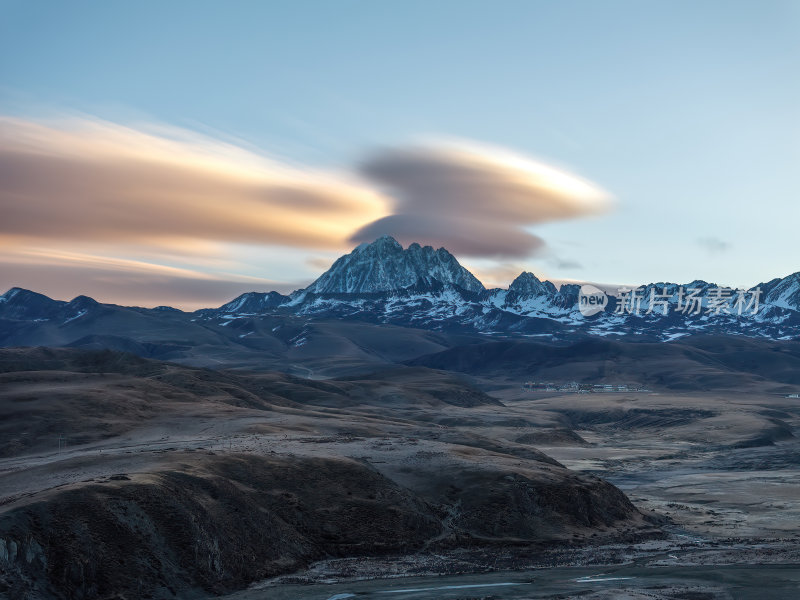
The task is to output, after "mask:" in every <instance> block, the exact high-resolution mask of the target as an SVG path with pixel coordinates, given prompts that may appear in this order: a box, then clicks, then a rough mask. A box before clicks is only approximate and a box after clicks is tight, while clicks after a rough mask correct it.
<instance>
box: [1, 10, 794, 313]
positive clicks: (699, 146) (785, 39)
mask: <svg viewBox="0 0 800 600" xmlns="http://www.w3.org/2000/svg"><path fill="white" fill-rule="evenodd" d="M798 73H800V3H798V2H793V1H766V2H735V1H716V2H712V1H701V2H688V1H685V2H680V1H678V2H641V1H637V2H633V1H631V2H620V1H604V2H596V1H594V2H535V1H526V2H512V1H507V0H506V1H501V2H495V3H490V2H474V1H464V0H459V1H457V2H450V1H444V0H439V1H436V2H413V1H412V2H409V1H404V2H390V1H386V2H355V1H340V2H322V1H319V2H307V1H300V2H283V3H278V2H250V3H247V2H226V3H218V2H196V1H195V2H169V3H165V2H70V3H63V2H30V1H19V2H14V1H10V2H9V1H5V2H0V113H2V114H3V115H6V116H11V117H15V118H18V119H28V120H32V121H42V120H46V119H59V118H63V117H64V115H68V116H71V117H73V118H74V117H75V116H76V115H79V116H83V117H86V118H91V119H97V120H102V121H104V122H111V123H116V124H122V125H126V126H130V127H134V128H138V127H139V126H140V125H142V126H143V125H146V126H147V127H149V128H150V129H152V128H153V127H157V126H163V127H174V128H180V129H181V130H189V131H192V132H198V133H200V134H202V135H203V136H205V137H208V138H213V139H215V140H222V141H225V142H228V143H230V144H233V145H236V146H238V147H242V148H244V149H246V150H248V151H249V152H252V153H254V154H257V155H265V156H268V157H270V159H273V160H276V161H280V162H281V164H286V165H291V166H293V167H297V168H298V169H323V170H348V169H351V170H352V169H353V168H354V167H353V166H354V165H358V164H360V162H361V161H362V160H363V159H364V156H365V155H366V154H368V153H370V152H372V151H373V150H374V149H375V148H376V147H385V146H395V145H403V144H408V143H411V142H414V141H417V140H420V139H432V138H433V139H439V138H443V139H461V140H468V141H469V142H474V143H478V144H488V145H491V146H493V147H499V148H504V149H509V150H512V151H514V152H517V153H520V154H522V155H525V156H527V157H531V158H533V159H535V160H538V161H540V162H543V163H545V164H547V165H552V166H554V167H557V168H563V169H565V170H567V171H569V172H572V173H575V174H577V175H579V176H581V177H582V178H585V179H587V180H589V181H590V182H592V183H593V184H595V185H596V186H598V187H599V188H602V189H603V190H605V191H606V192H607V193H608V194H609V195H610V196H613V198H614V199H615V200H614V205H615V208H614V209H613V210H610V211H608V212H605V213H603V214H601V215H594V216H589V215H586V216H579V217H577V218H568V219H560V220H557V221H553V222H548V223H534V224H531V225H530V227H529V230H530V232H531V233H532V234H534V235H536V236H538V237H540V238H542V239H543V240H544V242H545V243H546V247H545V248H544V249H543V250H540V251H539V253H538V254H535V253H532V254H530V255H529V256H524V257H520V256H515V257H512V258H502V259H498V258H497V257H480V256H475V257H466V258H464V260H463V262H464V263H465V264H467V265H468V266H472V267H474V268H476V270H478V271H479V273H478V275H479V276H481V277H482V278H483V279H484V280H486V279H487V277H489V276H491V275H494V277H493V281H491V283H508V281H509V274H510V273H513V272H514V271H515V270H517V268H518V267H519V268H520V269H521V268H526V269H530V270H534V272H536V273H537V274H542V275H545V276H548V277H551V278H556V279H586V280H593V281H599V282H619V283H639V282H645V281H651V280H672V281H680V282H682V281H690V280H692V279H695V278H703V279H707V280H711V281H716V282H718V283H722V284H729V285H742V284H744V285H753V284H755V283H757V282H759V281H765V280H768V279H770V278H772V277H776V276H783V275H786V274H789V273H791V272H794V271H797V270H800V260H798V259H800V253H799V252H798V250H797V246H796V233H795V230H796V223H797V222H798V221H800V208H798V202H797V199H798V192H800V178H798V175H797V165H798V164H800V78H799V77H798V76H797V75H798ZM4 210H14V207H13V206H12V207H11V208H10V209H9V208H8V207H7V205H6V208H5V209H4ZM299 226H302V225H299ZM36 244H38V246H42V244H45V242H44V241H42V240H41V239H38V241H37V242H36ZM29 245H30V244H29ZM45 245H46V244H45ZM38 246H37V247H38ZM105 250H107V252H106V254H109V255H113V256H115V257H118V258H120V259H125V260H142V261H144V262H147V261H150V262H153V263H154V264H160V265H164V266H170V267H175V268H189V267H190V268H192V269H197V270H198V271H200V272H204V273H205V272H212V271H213V272H215V273H221V271H214V268H213V267H209V264H208V261H206V262H204V261H203V260H199V259H197V260H195V262H194V263H193V264H192V261H191V260H188V259H181V258H178V259H176V258H175V257H170V256H169V255H167V254H165V253H161V254H159V253H157V252H153V253H151V254H148V253H147V252H144V253H142V254H141V255H139V254H137V252H140V250H137V249H133V250H130V249H128V250H126V251H125V252H127V254H125V252H122V251H121V250H120V249H119V248H117V247H113V248H112V247H111V246H110V245H109V246H108V247H107V248H105V249H104V247H103V246H102V245H98V244H95V245H94V247H93V249H92V250H91V253H92V254H95V255H104V252H105ZM87 252H88V251H87ZM226 252H228V253H229V255H230V257H231V259H230V261H229V263H230V264H228V265H227V266H226V267H225V268H226V271H225V272H226V273H229V272H236V274H237V275H241V276H247V277H253V278H256V279H258V278H263V279H267V280H273V281H276V282H284V283H287V284H292V283H295V282H298V281H301V282H302V281H304V280H309V279H311V278H313V277H314V276H315V275H316V274H318V272H319V265H322V264H324V262H325V261H326V260H331V259H332V258H334V257H335V256H337V255H338V254H339V253H340V250H339V249H338V248H330V247H325V248H320V247H315V248H304V247H302V245H297V244H295V245H293V246H292V247H291V248H290V249H287V248H286V247H285V246H283V245H281V244H280V243H275V242H274V241H272V240H269V239H265V240H264V241H263V242H258V243H253V241H252V240H248V241H246V242H244V243H242V244H239V245H237V244H234V243H227V246H226ZM145 255H147V256H145ZM0 268H2V266H0ZM9 272H10V271H9ZM14 273H16V271H15V272H14ZM487 273H489V274H491V275H487ZM6 279H7V278H6V277H3V276H2V273H0V285H2V284H5V283H9V284H13V282H12V281H10V280H9V281H6ZM87 282H88V280H87ZM89 283H91V282H89ZM92 285H94V283H92ZM90 287H91V286H90ZM89 291H91V290H89ZM54 293H56V292H54ZM63 293H67V292H66V291H64V292H63ZM99 295H101V296H102V293H101V294H99ZM154 302H155V301H154Z"/></svg>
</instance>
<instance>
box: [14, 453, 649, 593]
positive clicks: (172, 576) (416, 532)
mask: <svg viewBox="0 0 800 600" xmlns="http://www.w3.org/2000/svg"><path fill="white" fill-rule="evenodd" d="M173 460H176V461H179V464H176V465H174V468H169V469H164V470H162V471H158V472H155V473H150V474H135V475H134V474H132V475H118V476H112V477H109V478H106V479H102V480H94V481H88V482H84V483H81V484H77V485H72V486H69V487H67V488H64V489H61V490H59V491H56V492H50V493H45V494H43V497H41V498H39V499H34V500H30V501H27V502H26V503H23V504H21V505H11V506H8V507H7V508H6V510H5V512H3V513H2V514H0V572H1V573H2V577H0V595H3V594H4V595H5V596H4V597H9V598H12V599H23V598H24V599H25V600H34V599H45V598H46V599H50V598H54V599H56V598H57V599H66V598H80V599H87V600H88V599H93V598H175V597H187V596H191V595H193V594H195V593H198V594H223V593H227V592H231V591H233V590H236V589H241V588H243V587H245V586H246V585H247V584H249V583H251V582H253V581H257V580H260V579H264V578H268V577H271V576H275V575H279V574H283V573H291V572H293V571H297V570H299V569H301V568H302V567H304V566H306V565H307V564H308V563H310V562H311V561H314V560H319V559H322V558H326V557H346V556H349V557H353V556H376V555H385V554H402V553H410V552H414V551H417V550H418V549H421V548H423V547H426V548H427V547H429V546H432V545H433V547H435V548H437V549H439V550H446V549H447V548H452V547H466V546H476V545H485V544H490V545H497V544H519V543H525V544H531V543H533V544H536V543H541V542H547V541H554V540H562V541H563V540H565V539H568V538H570V537H574V536H575V535H576V532H589V531H595V530H598V528H600V529H603V530H606V531H607V532H608V531H612V532H614V533H620V532H623V531H629V532H630V531H640V532H641V531H644V530H645V529H643V526H644V525H645V524H644V522H643V521H642V519H641V515H640V514H639V513H638V512H637V511H636V509H635V508H634V507H633V506H632V505H631V504H630V502H629V501H628V500H627V498H626V497H625V496H624V495H623V494H622V493H621V492H620V491H619V490H617V489H616V488H614V487H613V486H611V485H610V484H608V483H606V482H604V481H601V480H599V479H596V478H590V477H583V476H579V475H575V474H570V473H569V472H567V471H566V470H565V469H562V468H560V467H552V469H550V467H548V473H549V474H548V475H546V476H545V477H544V478H542V477H540V476H534V475H531V473H526V472H524V471H520V472H508V471H503V470H492V469H482V468H475V469H468V470H464V471H461V470H451V471H450V472H445V473H439V472H437V473H435V474H434V473H420V474H419V476H420V479H419V480H420V481H427V482H432V483H433V484H434V485H433V487H428V486H423V487H424V488H425V489H420V488H419V486H414V487H415V488H417V489H413V490H412V488H408V487H405V486H401V485H399V484H398V483H396V482H395V481H393V480H392V479H390V478H389V477H386V476H384V475H382V474H380V473H378V472H377V471H375V470H373V469H372V468H371V467H369V466H366V465H364V464H361V463H359V462H356V461H353V460H347V459H321V458H308V457H305V458H301V457H263V456H255V455H249V454H240V455H229V456H227V457H222V456H217V455H213V454H207V453H202V454H200V453H184V454H178V455H176V457H175V458H173ZM608 528H610V529H608Z"/></svg>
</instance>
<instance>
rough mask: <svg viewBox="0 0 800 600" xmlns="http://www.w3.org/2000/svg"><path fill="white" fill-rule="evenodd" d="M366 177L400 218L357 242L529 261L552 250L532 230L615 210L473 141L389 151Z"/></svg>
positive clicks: (373, 161)
mask: <svg viewBox="0 0 800 600" xmlns="http://www.w3.org/2000/svg"><path fill="white" fill-rule="evenodd" d="M361 172H362V174H363V175H364V176H366V177H367V178H369V179H371V180H372V181H374V182H376V183H377V184H379V185H381V186H382V187H383V188H384V190H385V191H386V193H387V194H388V195H390V196H391V197H392V199H393V211H392V212H393V214H391V215H388V216H385V217H381V218H379V219H377V220H375V221H374V222H372V223H370V224H369V225H367V226H365V227H362V228H361V229H360V230H359V231H357V232H356V233H355V234H354V235H353V237H352V240H353V241H354V242H363V241H370V240H372V239H375V238H376V237H378V236H380V235H383V234H389V235H393V236H395V237H397V238H398V239H399V240H401V241H403V242H410V241H418V242H420V243H429V244H433V245H444V246H445V247H446V248H447V249H448V250H450V251H452V252H454V253H456V254H461V255H467V256H476V257H525V256H529V255H530V254H531V253H532V252H535V251H536V250H538V249H539V248H541V247H542V246H543V245H544V242H543V241H542V240H541V239H540V238H539V237H537V236H536V235H534V234H532V233H530V232H529V231H528V230H527V229H526V228H527V227H529V226H531V225H535V224H537V223H543V222H547V221H553V220H558V219H570V218H575V217H579V216H584V215H590V214H595V213H599V212H602V211H604V210H606V209H607V208H608V207H609V204H610V197H609V196H608V195H607V194H606V193H605V192H603V191H602V190H600V189H599V188H598V187H596V186H594V185H593V184H591V183H589V182H587V181H585V180H583V179H581V178H579V177H577V176H575V175H572V174H570V173H568V172H566V171H563V170H560V169H556V168H553V167H551V166H548V165H545V164H543V163H540V162H537V161H534V160H532V159H529V158H526V157H523V156H520V155H518V154H514V153H511V152H508V151H506V150H503V149H499V148H493V147H488V146H479V145H475V144H471V143H465V142H460V143H448V144H442V143H439V144H429V145H425V146H419V147H416V148H408V149H394V150H385V151H383V152H379V153H376V154H375V155H374V156H372V157H370V158H369V159H368V160H366V161H365V162H364V163H363V165H362V166H361Z"/></svg>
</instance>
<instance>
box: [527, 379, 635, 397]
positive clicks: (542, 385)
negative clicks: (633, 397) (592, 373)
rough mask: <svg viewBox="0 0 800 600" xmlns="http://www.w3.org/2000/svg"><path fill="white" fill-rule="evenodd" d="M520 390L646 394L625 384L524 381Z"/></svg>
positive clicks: (633, 386)
mask: <svg viewBox="0 0 800 600" xmlns="http://www.w3.org/2000/svg"><path fill="white" fill-rule="evenodd" d="M522 389H523V390H525V391H527V392H570V393H573V394H602V393H615V392H646V391H648V390H646V389H644V388H642V387H639V386H638V385H629V384H627V383H578V382H577V381H570V382H568V383H552V382H542V381H526V382H525V383H524V384H523V386H522Z"/></svg>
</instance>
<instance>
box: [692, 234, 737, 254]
mask: <svg viewBox="0 0 800 600" xmlns="http://www.w3.org/2000/svg"><path fill="white" fill-rule="evenodd" d="M697 244H698V245H700V246H702V247H703V248H705V249H706V250H707V251H708V253H709V254H719V253H720V252H725V251H726V250H729V249H730V247H731V245H730V244H729V243H728V242H726V241H724V240H721V239H719V238H716V237H704V238H700V239H699V240H697Z"/></svg>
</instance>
